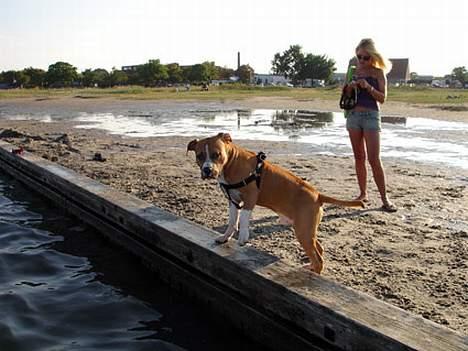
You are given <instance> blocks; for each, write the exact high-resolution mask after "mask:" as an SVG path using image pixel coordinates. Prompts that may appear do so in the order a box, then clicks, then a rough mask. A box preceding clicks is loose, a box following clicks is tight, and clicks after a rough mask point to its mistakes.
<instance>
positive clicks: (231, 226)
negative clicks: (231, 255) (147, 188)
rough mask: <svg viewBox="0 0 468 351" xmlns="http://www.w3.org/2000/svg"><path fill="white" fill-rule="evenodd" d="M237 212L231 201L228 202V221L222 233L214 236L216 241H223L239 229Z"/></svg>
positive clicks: (238, 211)
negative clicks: (216, 236)
mask: <svg viewBox="0 0 468 351" xmlns="http://www.w3.org/2000/svg"><path fill="white" fill-rule="evenodd" d="M239 213H240V210H239V209H238V208H237V207H236V206H235V205H234V204H233V203H232V202H229V223H228V227H227V229H226V231H225V232H224V234H223V235H221V236H220V237H218V238H216V242H217V243H220V244H222V243H225V242H226V241H228V240H229V239H230V238H231V237H232V236H233V235H234V234H235V232H237V231H238V230H239Z"/></svg>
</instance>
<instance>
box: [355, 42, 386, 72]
mask: <svg viewBox="0 0 468 351" xmlns="http://www.w3.org/2000/svg"><path fill="white" fill-rule="evenodd" d="M359 49H363V50H366V51H367V52H368V53H369V55H370V56H371V57H372V65H373V66H374V67H377V68H380V69H381V70H382V71H384V73H387V72H390V70H391V69H392V63H391V62H390V61H389V60H387V59H386V58H384V57H383V56H382V54H380V53H379V52H378V51H377V49H376V48H375V43H374V41H373V40H372V39H370V38H366V39H362V40H361V41H360V42H359V44H358V46H357V47H356V51H358V50H359Z"/></svg>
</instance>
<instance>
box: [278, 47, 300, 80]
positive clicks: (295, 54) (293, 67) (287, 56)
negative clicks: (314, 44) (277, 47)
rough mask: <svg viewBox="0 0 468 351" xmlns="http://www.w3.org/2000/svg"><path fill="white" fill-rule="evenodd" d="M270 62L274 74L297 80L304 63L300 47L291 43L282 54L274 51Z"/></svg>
mask: <svg viewBox="0 0 468 351" xmlns="http://www.w3.org/2000/svg"><path fill="white" fill-rule="evenodd" d="M271 64H272V71H273V73H274V74H281V75H283V76H285V77H286V78H290V79H292V80H293V81H297V80H299V79H300V77H299V76H300V74H301V71H302V68H303V64H304V54H303V53H302V47H301V46H300V45H291V46H290V47H289V49H287V50H286V51H284V52H283V54H280V53H276V54H275V56H274V58H273V61H271Z"/></svg>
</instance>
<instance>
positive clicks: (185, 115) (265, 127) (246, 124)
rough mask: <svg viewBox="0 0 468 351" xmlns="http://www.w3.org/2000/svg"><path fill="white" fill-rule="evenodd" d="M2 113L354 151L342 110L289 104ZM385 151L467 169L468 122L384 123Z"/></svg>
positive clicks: (120, 130) (115, 129)
mask: <svg viewBox="0 0 468 351" xmlns="http://www.w3.org/2000/svg"><path fill="white" fill-rule="evenodd" d="M0 118H10V119H30V120H40V121H43V122H53V121H56V120H73V121H76V122H78V126H77V127H78V128H99V129H103V130H105V131H108V132H109V133H113V134H121V135H125V136H127V137H152V136H176V135H180V136H190V137H191V136H194V137H202V136H209V135H213V134H216V133H218V132H221V131H223V132H229V133H231V134H232V136H233V138H234V140H240V139H252V140H272V141H289V142H295V143H299V144H301V145H303V146H304V150H308V151H309V152H310V151H312V152H315V153H322V154H333V155H350V154H352V150H351V147H350V142H349V138H348V135H347V131H346V128H345V122H346V120H345V118H344V116H343V114H342V113H333V112H312V111H291V110H289V111H288V110H271V109H270V110H268V109H263V110H262V109H255V110H239V109H235V108H229V107H226V106H223V105H219V104H214V103H205V104H201V103H200V104H184V103H180V104H176V105H171V106H164V105H162V106H158V105H148V106H145V107H143V108H140V109H138V110H128V107H127V108H125V107H122V106H119V107H115V108H114V109H110V110H107V111H106V110H104V111H98V112H95V111H93V112H90V111H86V112H77V111H75V112H73V113H67V114H66V115H64V112H63V111H52V112H46V111H34V112H30V113H18V112H15V111H7V110H5V111H0ZM382 127H383V128H382V129H383V130H382V133H381V138H382V142H381V145H382V156H383V157H394V158H402V159H407V160H412V161H418V162H422V163H427V164H432V165H437V166H450V167H460V168H463V169H468V123H462V122H448V121H440V120H432V119H425V118H407V121H406V123H383V126H382Z"/></svg>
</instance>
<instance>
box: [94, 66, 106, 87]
mask: <svg viewBox="0 0 468 351" xmlns="http://www.w3.org/2000/svg"><path fill="white" fill-rule="evenodd" d="M93 76H94V84H97V86H98V87H100V88H104V87H108V86H109V85H110V82H109V78H110V77H109V72H107V70H105V69H104V68H97V69H95V70H94V71H93Z"/></svg>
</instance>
